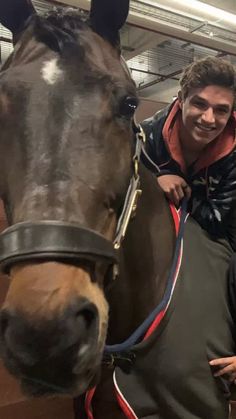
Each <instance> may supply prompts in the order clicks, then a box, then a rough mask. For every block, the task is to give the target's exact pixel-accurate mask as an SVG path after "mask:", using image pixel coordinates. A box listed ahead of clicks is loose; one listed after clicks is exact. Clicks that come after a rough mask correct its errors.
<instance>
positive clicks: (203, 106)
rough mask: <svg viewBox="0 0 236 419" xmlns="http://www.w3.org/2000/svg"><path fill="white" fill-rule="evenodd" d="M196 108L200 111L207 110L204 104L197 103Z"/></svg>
mask: <svg viewBox="0 0 236 419" xmlns="http://www.w3.org/2000/svg"><path fill="white" fill-rule="evenodd" d="M194 106H196V107H197V108H199V109H206V104H205V103H203V102H195V103H194Z"/></svg>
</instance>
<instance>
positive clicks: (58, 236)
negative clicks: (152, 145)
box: [0, 122, 145, 272]
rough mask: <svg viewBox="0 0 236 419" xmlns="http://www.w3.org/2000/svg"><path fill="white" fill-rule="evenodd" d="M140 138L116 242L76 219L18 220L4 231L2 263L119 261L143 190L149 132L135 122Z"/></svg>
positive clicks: (0, 239) (5, 265)
mask: <svg viewBox="0 0 236 419" xmlns="http://www.w3.org/2000/svg"><path fill="white" fill-rule="evenodd" d="M133 130H134V134H135V138H136V146H135V153H134V156H133V176H132V177H131V180H130V184H129V187H128V191H127V193H126V197H125V201H124V206H123V210H122V213H121V215H120V218H119V220H118V224H117V230H116V235H115V239H114V242H113V243H112V242H111V241H109V240H107V239H106V238H105V237H103V236H102V235H101V234H99V233H97V232H95V231H93V230H90V229H88V228H84V227H81V226H79V225H76V224H73V223H67V222H62V221H51V220H43V221H37V222H21V223H17V224H14V225H12V226H10V227H9V228H7V229H6V230H4V231H3V232H2V233H1V234H0V265H1V269H2V270H3V271H4V272H8V271H9V269H10V268H11V266H12V265H14V264H15V263H18V262H25V261H29V260H30V261H34V260H44V261H45V260H63V261H69V262H71V263H73V261H74V262H78V261H79V260H81V259H83V260H95V261H96V260H102V261H105V262H106V263H107V264H108V265H113V266H115V264H117V261H118V254H117V249H119V247H120V245H121V242H122V240H123V239H124V237H125V234H126V230H127V227H128V224H129V221H130V219H131V217H132V216H133V214H134V212H135V210H136V206H137V198H138V197H139V196H140V194H141V190H140V189H139V186H140V178H139V163H140V156H141V152H142V148H143V145H144V142H145V134H144V131H143V130H142V128H141V126H138V125H136V124H135V122H134V123H133Z"/></svg>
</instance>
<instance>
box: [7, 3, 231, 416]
mask: <svg viewBox="0 0 236 419" xmlns="http://www.w3.org/2000/svg"><path fill="white" fill-rule="evenodd" d="M0 1H7V0H0ZM33 3H34V5H35V7H36V9H37V11H38V12H39V13H44V12H45V11H47V10H49V9H51V8H53V7H55V6H57V5H66V6H68V5H71V6H75V7H79V8H81V9H83V10H89V1H88V0H63V1H61V0H57V1H54V0H48V1H46V0H33ZM121 40H122V47H123V55H124V57H125V59H126V60H127V62H128V65H129V67H130V70H131V72H132V75H133V78H134V79H135V81H136V84H137V87H138V90H139V95H140V97H141V106H140V107H139V110H138V119H144V118H146V117H148V116H150V115H152V114H153V113H154V112H156V111H157V110H158V109H161V108H162V107H163V106H165V105H166V104H167V103H170V102H171V101H172V100H173V99H174V98H175V97H176V95H177V92H178V81H179V78H180V75H181V73H182V69H183V68H184V67H185V66H186V65H187V64H189V63H191V62H192V61H194V60H196V59H198V58H201V57H205V56H207V55H213V56H218V57H223V58H225V59H227V60H229V61H231V62H232V63H233V64H235V65H236V0H224V1H222V0H207V1H202V2H201V3H200V2H199V1H197V0H188V1H186V0H137V1H136V0H135V1H134V0H131V10H130V15H129V19H128V23H127V24H126V26H125V27H124V29H123V30H122V34H121ZM12 48H13V47H12V38H11V34H10V32H8V31H7V30H6V29H5V28H4V27H3V26H1V25H0V62H1V64H3V63H4V62H5V60H6V59H7V57H8V56H9V54H10V53H11V51H12ZM5 226H6V221H5V218H4V213H3V209H2V208H1V207H0V229H3V228H4V227H5ZM7 286H8V279H7V278H1V281H0V304H1V301H3V298H4V295H5V293H6V290H7ZM0 417H1V418H2V419H15V418H17V419H59V418H60V419H72V418H73V404H72V401H71V400H70V399H65V400H62V399H60V400H57V399H56V400H54V399H51V400H50V401H49V400H48V401H47V403H45V401H40V400H35V401H33V402H32V401H31V402H29V401H27V400H26V399H25V397H24V396H23V395H22V394H21V392H20V390H19V388H18V385H17V383H16V382H15V380H13V379H12V378H11V377H9V375H8V374H7V373H6V371H5V370H4V368H3V367H2V366H1V364H0ZM235 417H236V416H235Z"/></svg>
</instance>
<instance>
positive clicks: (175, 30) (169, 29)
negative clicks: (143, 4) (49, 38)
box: [57, 0, 236, 56]
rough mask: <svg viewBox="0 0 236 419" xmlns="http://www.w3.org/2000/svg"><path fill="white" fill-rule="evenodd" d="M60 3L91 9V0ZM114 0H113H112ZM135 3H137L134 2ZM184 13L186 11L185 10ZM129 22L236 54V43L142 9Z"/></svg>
mask: <svg viewBox="0 0 236 419" xmlns="http://www.w3.org/2000/svg"><path fill="white" fill-rule="evenodd" d="M57 1H58V3H63V4H68V5H71V6H75V7H80V8H82V9H85V10H89V8H90V2H89V0H57ZM111 1H112V0H111ZM131 4H132V3H131ZM133 4H135V3H134V2H133ZM183 15H184V11H183ZM128 22H129V23H130V24H131V25H133V26H136V27H138V28H142V29H146V30H148V31H151V32H153V33H155V34H161V35H164V36H170V37H173V38H177V39H180V40H182V41H186V42H191V43H192V44H197V45H201V46H203V47H206V48H210V49H213V50H216V51H222V52H224V53H226V54H231V55H234V56H236V49H235V45H233V43H232V44H230V43H227V42H226V41H221V40H219V39H216V38H214V37H209V36H204V35H203V34H197V33H195V32H193V33H191V32H189V30H188V29H187V28H185V27H182V28H180V27H179V26H178V27H177V26H175V25H173V24H168V22H163V21H161V20H160V19H158V16H157V17H151V16H148V15H145V14H143V13H142V12H141V11H140V13H139V12H134V11H132V9H131V11H130V13H129V17H128Z"/></svg>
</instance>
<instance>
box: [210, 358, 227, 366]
mask: <svg viewBox="0 0 236 419" xmlns="http://www.w3.org/2000/svg"><path fill="white" fill-rule="evenodd" d="M209 364H210V365H219V366H220V365H222V366H224V365H229V364H232V357H228V358H217V359H213V360H212V361H210V362H209Z"/></svg>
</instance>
